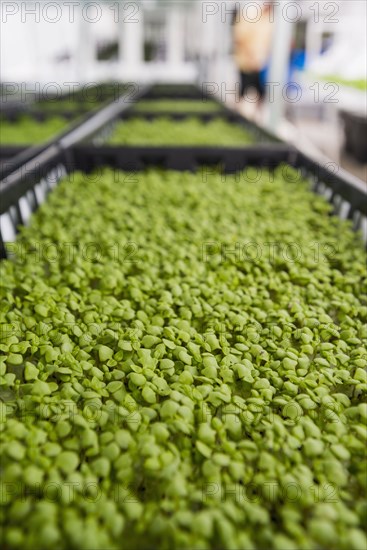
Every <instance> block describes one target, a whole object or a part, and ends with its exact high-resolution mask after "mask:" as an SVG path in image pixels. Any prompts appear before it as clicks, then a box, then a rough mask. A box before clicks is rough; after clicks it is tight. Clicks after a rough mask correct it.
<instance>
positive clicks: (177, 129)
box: [109, 117, 253, 147]
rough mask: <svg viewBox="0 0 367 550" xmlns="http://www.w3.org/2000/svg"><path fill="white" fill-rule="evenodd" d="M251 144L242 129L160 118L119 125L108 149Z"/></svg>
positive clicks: (217, 122)
mask: <svg viewBox="0 0 367 550" xmlns="http://www.w3.org/2000/svg"><path fill="white" fill-rule="evenodd" d="M252 142H253V138H252V136H251V135H250V134H249V133H248V132H246V130H244V129H243V128H242V127H240V126H236V125H234V124H230V123H228V122H226V121H225V120H219V119H218V120H212V121H210V122H206V123H205V122H202V121H200V120H199V119H197V118H194V117H192V118H187V119H183V120H180V121H176V120H174V119H170V118H167V117H160V118H159V119H155V120H152V121H147V120H144V119H140V118H134V119H130V120H126V121H123V122H119V123H118V124H117V125H116V127H115V130H114V132H113V134H112V136H111V138H110V140H109V143H110V144H111V145H176V146H179V145H203V146H218V147H219V146H223V145H224V146H225V145H228V146H229V145H231V146H241V145H248V144H251V143H252Z"/></svg>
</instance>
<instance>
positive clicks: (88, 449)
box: [1, 167, 367, 550]
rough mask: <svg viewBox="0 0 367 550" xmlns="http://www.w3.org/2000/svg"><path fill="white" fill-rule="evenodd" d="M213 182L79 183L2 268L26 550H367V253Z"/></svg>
mask: <svg viewBox="0 0 367 550" xmlns="http://www.w3.org/2000/svg"><path fill="white" fill-rule="evenodd" d="M210 172H211V173H208V171H207V170H205V169H204V170H203V171H201V172H198V173H197V174H191V173H179V172H165V171H158V170H150V171H148V172H146V173H137V174H128V173H126V174H124V173H113V172H112V171H109V170H104V171H102V172H100V173H98V174H97V173H96V174H92V175H89V176H85V175H83V174H81V173H75V174H72V175H71V176H70V177H69V178H68V179H66V180H65V181H63V182H62V183H61V184H60V185H59V187H58V188H56V189H55V190H54V191H53V192H52V194H51V195H50V197H49V200H48V202H47V203H46V204H44V205H43V206H42V207H41V208H40V210H39V211H38V212H37V213H36V215H35V216H34V218H33V220H32V223H31V225H30V226H29V227H27V228H24V229H22V232H21V235H20V236H19V238H18V241H17V243H16V245H13V247H12V248H13V252H14V254H15V257H14V258H13V260H7V261H4V262H3V263H2V265H1V271H2V274H1V275H2V277H1V280H2V310H1V311H2V313H1V315H2V319H1V320H2V323H3V326H2V331H1V334H2V336H3V344H2V352H3V355H4V357H3V360H2V363H1V365H2V366H1V369H2V370H1V375H2V376H1V384H2V386H1V396H2V401H3V402H2V404H1V411H2V416H1V420H2V439H3V442H4V444H3V445H2V447H1V453H2V456H1V465H2V476H3V480H4V482H5V485H4V487H5V489H4V491H3V496H2V503H3V507H2V512H3V520H4V524H5V526H6V527H5V529H4V531H3V536H4V539H5V548H8V549H13V548H14V549H15V548H22V549H34V548H40V549H42V548H43V549H47V550H50V549H57V550H60V549H69V548H75V549H78V550H79V549H90V550H92V549H93V550H95V549H107V548H111V549H112V548H116V549H128V550H130V549H134V550H135V549H136V550H137V549H140V548H150V549H164V550H169V549H190V550H191V549H193V548H195V549H231V550H232V549H265V548H269V549H276V550H287V549H288V550H290V549H292V550H294V549H302V550H320V549H321V550H330V549H340V550H344V549H345V550H351V549H354V550H363V549H364V548H366V538H365V535H364V532H363V524H364V517H365V513H366V498H365V490H366V476H365V473H366V454H365V442H366V441H365V439H366V420H367V404H366V389H367V384H366V370H365V368H366V352H365V344H366V338H367V331H366V295H365V286H364V283H365V253H364V250H363V246H362V244H360V242H359V240H358V237H356V235H355V234H353V232H352V231H351V229H350V227H349V225H348V223H346V222H343V221H340V220H339V219H337V218H335V217H332V216H329V213H330V206H329V205H328V204H327V203H325V202H324V199H323V198H321V197H319V196H316V195H313V194H312V193H311V192H310V191H309V190H308V185H307V183H306V182H304V181H300V180H299V177H298V175H297V174H295V173H294V172H293V171H292V170H291V169H289V168H288V169H285V167H283V168H282V167H280V168H279V169H278V170H277V171H276V172H275V174H269V172H267V171H266V170H264V171H263V172H261V173H260V172H259V171H256V170H251V169H250V170H248V171H247V172H246V173H243V174H240V175H237V176H235V175H231V176H221V175H220V174H213V173H212V171H210ZM267 243H268V244H267Z"/></svg>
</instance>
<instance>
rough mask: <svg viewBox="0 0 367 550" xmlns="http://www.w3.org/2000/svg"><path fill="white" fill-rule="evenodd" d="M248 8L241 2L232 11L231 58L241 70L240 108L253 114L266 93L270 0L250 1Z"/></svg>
mask: <svg viewBox="0 0 367 550" xmlns="http://www.w3.org/2000/svg"><path fill="white" fill-rule="evenodd" d="M236 4H237V3H236ZM251 4H252V6H250V5H251ZM256 5H257V9H256ZM248 8H249V9H248V10H247V9H246V3H243V2H242V3H241V5H240V9H238V6H237V8H235V12H234V14H233V39H234V40H233V42H234V60H235V63H236V66H237V68H238V70H239V73H240V98H239V99H240V102H241V110H242V111H243V112H244V114H247V115H248V116H251V118H255V117H256V111H258V110H259V106H260V105H261V104H262V102H263V99H264V97H265V78H264V71H265V67H266V65H267V63H268V60H269V57H270V48H271V38H272V31H273V23H272V21H273V13H271V10H272V0H271V1H270V0H268V1H267V2H262V1H261V2H258V3H257V4H256V3H255V2H250V3H249V5H248ZM251 10H252V11H251Z"/></svg>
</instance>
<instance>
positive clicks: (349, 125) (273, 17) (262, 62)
mask: <svg viewBox="0 0 367 550" xmlns="http://www.w3.org/2000/svg"><path fill="white" fill-rule="evenodd" d="M366 5H367V4H366V2H365V0H336V1H314V2H313V1H310V0H305V1H303V0H298V1H293V2H291V1H288V0H278V1H277V2H261V1H259V0H256V1H247V2H233V1H229V0H228V1H226V0H223V1H202V0H185V1H179V0H172V1H167V0H162V1H160V0H146V1H144V0H142V1H132V2H130V1H114V2H113V1H102V0H99V1H97V2H88V1H82V0H79V1H53V2H47V1H44V2H27V1H24V2H18V1H15V2H14V1H2V2H1V72H0V81H1V91H2V105H3V107H4V105H5V104H9V102H11V101H14V100H16V99H19V97H20V98H21V101H25V102H27V101H33V100H35V99H36V98H39V97H41V98H43V99H45V98H47V96H54V95H55V94H56V95H57V94H60V95H61V94H63V93H65V92H69V91H70V90H73V89H77V88H80V87H83V86H85V85H89V84H91V83H102V82H121V83H132V84H133V85H136V86H137V87H138V86H142V85H145V84H149V83H156V82H165V83H170V82H174V83H196V84H197V85H199V86H200V87H201V88H202V89H203V90H204V91H206V92H211V93H213V94H214V95H216V96H217V98H218V99H219V100H221V101H223V102H224V103H226V104H227V105H229V106H230V107H231V108H234V109H237V110H239V111H241V112H243V114H244V115H245V116H247V117H248V118H252V119H254V120H255V121H256V123H257V124H259V125H260V126H264V127H266V128H268V129H269V130H271V131H272V132H274V133H275V134H277V135H278V136H280V137H282V138H283V139H286V140H287V141H289V142H291V143H293V144H295V145H296V146H297V147H300V148H302V149H304V150H305V151H306V152H307V153H308V154H310V155H313V156H315V157H319V158H320V159H321V158H323V159H325V158H326V159H330V161H331V162H334V163H337V164H338V165H341V166H342V167H344V168H345V169H347V170H348V171H349V172H351V173H353V174H354V175H357V176H358V177H359V178H361V179H363V180H364V181H367V143H366V139H367V138H366V136H367V132H366V113H367V101H366V98H367V79H366V65H367V61H366V51H367V47H366V46H367V44H366ZM264 10H267V12H266V13H267V15H266V21H267V22H268V21H269V22H270V25H268V24H267V22H266V23H265V24H264V21H263V17H262V16H263V14H264ZM243 21H245V24H244V25H242V27H243V28H242V29H241V24H242V23H243ZM241 22H242V23H241ZM246 25H247V26H246ZM255 29H256V30H255ZM246 43H247V46H246ZM241 48H242V49H241ZM246 48H247V50H248V52H247V54H246V55H249V56H250V61H251V56H252V57H253V58H254V59H255V58H256V59H257V61H256V63H254V64H253V65H251V63H250V64H249V61H248V60H247V61H246V62H241V55H242V52H243V51H244V49H246ZM251 48H252V50H251ZM260 51H261V55H258V54H259V52H260ZM249 52H250V53H249ZM243 55H244V54H243ZM241 63H242V64H241ZM241 73H243V74H242V77H241ZM247 73H249V74H250V77H251V78H252V77H253V76H254V75H255V77H256V79H259V82H260V83H261V90H262V92H263V96H264V97H263V99H262V101H261V102H260V101H257V100H256V93H255V95H253V96H252V95H251V93H252V92H256V87H257V84H256V83H257V80H256V82H255V85H254V89H253V90H252V86H251V82H252V80H251V78H250V80H247V84H250V85H249V86H248V87H247V88H246V93H245V97H243V95H242V97H241V89H240V88H241V78H244V80H243V81H242V82H245V83H246V78H247V77H246V74H247ZM247 76H248V75H247ZM259 86H260V84H259Z"/></svg>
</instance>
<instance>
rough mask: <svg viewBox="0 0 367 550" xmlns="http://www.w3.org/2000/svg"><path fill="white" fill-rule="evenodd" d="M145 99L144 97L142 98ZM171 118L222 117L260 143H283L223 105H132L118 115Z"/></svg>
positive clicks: (146, 118)
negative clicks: (204, 108)
mask: <svg viewBox="0 0 367 550" xmlns="http://www.w3.org/2000/svg"><path fill="white" fill-rule="evenodd" d="M144 99H145V98H144ZM161 117H165V118H172V119H173V120H177V121H180V120H184V119H185V118H190V117H194V118H198V119H199V120H201V121H202V122H204V123H205V122H210V121H211V120H216V119H218V118H219V119H222V120H226V121H227V122H229V123H230V124H237V125H240V126H242V127H243V128H244V130H246V131H247V132H248V133H250V134H251V135H252V136H253V138H254V140H255V141H256V142H259V143H262V142H266V143H284V142H282V140H281V139H280V138H278V137H277V136H275V135H274V134H272V133H270V132H268V131H267V130H265V129H264V128H261V127H260V126H258V125H257V124H254V123H253V122H251V121H250V120H248V119H246V118H244V117H243V116H242V115H241V114H239V113H237V112H236V111H232V110H231V109H228V108H227V107H225V106H224V105H223V106H222V105H221V110H220V111H214V112H206V113H205V112H200V111H199V112H198V111H180V112H176V111H159V112H156V111H144V112H143V111H135V109H134V106H132V107H130V108H128V109H127V110H126V111H123V112H122V113H120V115H119V116H118V118H119V119H121V120H129V119H135V118H142V119H145V120H155V119H157V118H161ZM244 147H247V145H244Z"/></svg>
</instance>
